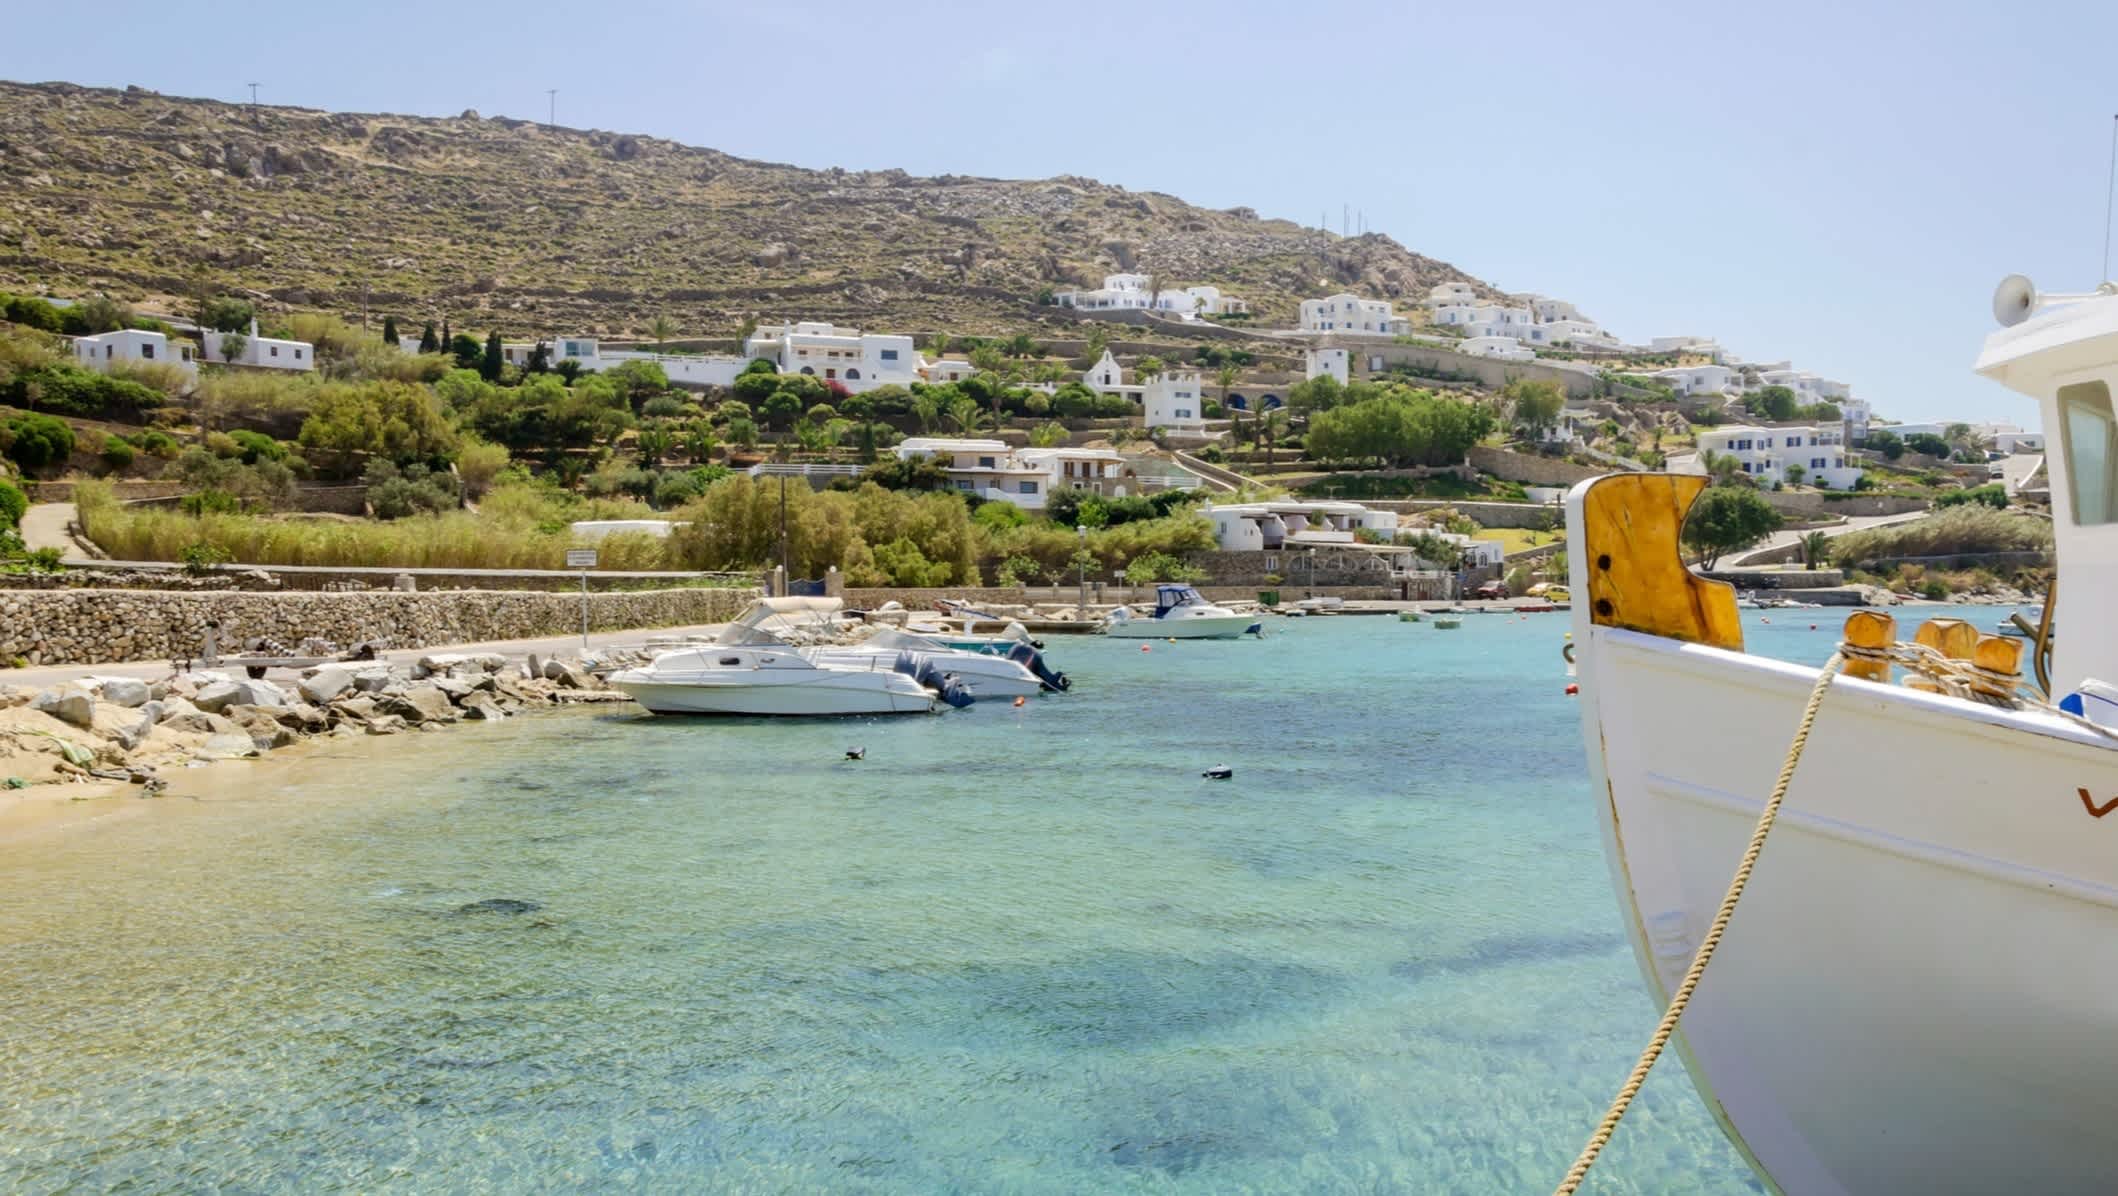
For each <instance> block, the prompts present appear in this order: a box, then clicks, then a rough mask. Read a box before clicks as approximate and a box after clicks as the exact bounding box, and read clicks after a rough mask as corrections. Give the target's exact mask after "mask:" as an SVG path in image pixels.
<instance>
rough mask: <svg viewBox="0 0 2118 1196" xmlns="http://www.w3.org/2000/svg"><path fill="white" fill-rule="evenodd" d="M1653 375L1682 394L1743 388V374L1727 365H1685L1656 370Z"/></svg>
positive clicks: (1732, 392) (1716, 392)
mask: <svg viewBox="0 0 2118 1196" xmlns="http://www.w3.org/2000/svg"><path fill="white" fill-rule="evenodd" d="M1652 377H1653V378H1654V379H1655V380H1656V381H1658V382H1663V383H1667V384H1668V386H1669V388H1670V389H1671V390H1674V391H1676V392H1677V393H1678V394H1680V395H1705V394H1715V395H1727V394H1734V393H1736V392H1737V391H1738V390H1741V389H1742V386H1743V380H1742V377H1741V375H1739V374H1737V373H1736V372H1735V371H1734V370H1732V369H1730V368H1728V367H1727V366H1725V365H1683V366H1675V367H1673V368H1670V369H1666V370H1656V371H1655V372H1654V374H1653V375H1652Z"/></svg>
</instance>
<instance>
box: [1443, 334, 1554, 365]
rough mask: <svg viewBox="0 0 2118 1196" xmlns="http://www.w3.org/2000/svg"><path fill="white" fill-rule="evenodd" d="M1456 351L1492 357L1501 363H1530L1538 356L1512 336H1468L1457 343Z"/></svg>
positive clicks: (1475, 355) (1474, 355)
mask: <svg viewBox="0 0 2118 1196" xmlns="http://www.w3.org/2000/svg"><path fill="white" fill-rule="evenodd" d="M1456 349H1457V351H1458V352H1460V353H1468V354H1470V355H1471V356H1473V357H1492V358H1496V359H1498V360H1500V361H1530V360H1532V359H1534V358H1535V357H1536V356H1537V354H1536V352H1535V351H1533V350H1532V349H1531V348H1530V347H1529V346H1528V345H1525V344H1523V343H1522V342H1521V341H1519V340H1516V339H1515V338H1514V337H1512V336H1467V337H1465V338H1463V339H1462V340H1461V341H1458V342H1457V343H1456Z"/></svg>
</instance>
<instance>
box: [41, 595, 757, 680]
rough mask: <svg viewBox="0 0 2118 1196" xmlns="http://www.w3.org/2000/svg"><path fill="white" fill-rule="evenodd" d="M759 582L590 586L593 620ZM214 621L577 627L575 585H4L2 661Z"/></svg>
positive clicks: (713, 607)
mask: <svg viewBox="0 0 2118 1196" xmlns="http://www.w3.org/2000/svg"><path fill="white" fill-rule="evenodd" d="M758 594H759V592H758V591H757V590H754V589H703V588H702V589H683V590H649V591H643V592H637V593H615V594H590V595H589V596H588V611H589V629H590V630H592V631H623V630H628V629H631V628H645V627H672V626H680V625H684V624H691V623H719V622H725V621H727V620H728V619H731V618H733V617H735V615H736V614H737V613H739V612H740V611H741V610H742V609H743V608H744V607H745V606H748V605H749V604H750V603H751V602H753V601H755V600H756V599H757V597H758ZM209 620H218V621H219V623H220V643H221V645H222V646H223V650H224V651H230V650H232V649H233V648H234V646H235V645H238V644H240V643H242V642H243V641H245V640H248V639H251V638H253V637H258V636H263V637H268V638H271V639H275V640H278V641H280V642H281V643H285V644H289V645H292V644H297V643H299V642H301V641H302V640H303V639H304V638H306V637H309V636H321V637H323V638H325V639H328V640H333V641H336V642H337V643H338V644H339V645H340V646H342V647H343V646H350V645H352V644H355V643H358V642H360V641H362V640H368V639H387V640H389V641H390V646H391V647H393V648H423V647H428V646H431V645H441V644H459V643H474V642H477V641H480V640H506V639H526V638H530V637H533V636H544V635H564V634H566V633H568V632H577V631H579V630H580V629H581V598H580V596H579V595H576V594H539V593H528V592H521V591H493V590H488V591H463V592H456V593H428V594H396V593H354V594H260V593H239V592H216V593H174V592H168V591H158V590H40V591H13V592H6V593H0V662H10V661H13V660H15V659H16V658H22V659H26V660H28V661H29V663H31V664H104V663H109V662H114V661H126V660H170V659H176V658H183V657H193V656H197V655H198V654H199V651H200V648H201V646H202V645H203V643H204V642H205V635H206V624H207V622H208V621H209Z"/></svg>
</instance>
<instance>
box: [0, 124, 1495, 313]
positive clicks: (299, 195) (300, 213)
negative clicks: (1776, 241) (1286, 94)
mask: <svg viewBox="0 0 2118 1196" xmlns="http://www.w3.org/2000/svg"><path fill="white" fill-rule="evenodd" d="M1119 268H1126V269H1136V270H1140V271H1143V272H1148V273H1152V274H1154V275H1155V276H1157V277H1158V279H1160V280H1161V281H1162V282H1164V283H1167V284H1172V285H1174V284H1191V283H1202V282H1203V283H1213V284H1216V285H1219V286H1221V287H1223V288H1224V289H1226V290H1229V291H1231V292H1233V293H1235V294H1238V295H1241V296H1243V297H1245V298H1247V299H1249V300H1251V302H1252V305H1253V310H1254V311H1255V312H1256V313H1257V319H1258V321H1259V322H1260V323H1282V324H1284V323H1291V322H1292V319H1293V315H1294V306H1295V304H1296V302H1298V301H1299V300H1300V299H1301V298H1303V297H1306V296H1312V295H1321V294H1326V293H1329V292H1331V291H1334V290H1339V289H1351V290H1355V291H1359V292H1362V293H1364V294H1369V295H1375V296H1382V297H1390V298H1400V299H1402V298H1408V297H1416V296H1420V295H1424V294H1425V292H1426V290H1427V288H1428V287H1430V286H1432V285H1433V284H1434V283H1437V282H1444V281H1471V282H1473V283H1474V284H1476V285H1477V286H1478V287H1479V288H1480V290H1481V291H1485V290H1488V288H1486V287H1485V286H1484V284H1482V283H1477V280H1475V279H1468V278H1467V276H1466V275H1464V274H1463V273H1462V272H1460V271H1458V270H1457V269H1456V268H1454V267H1453V266H1450V265H1448V264H1447V263H1444V262H1439V261H1435V260H1433V259H1431V258H1427V257H1422V256H1420V255H1419V254H1416V253H1412V252H1410V251H1408V250H1406V249H1405V248H1403V247H1402V246H1400V245H1398V244H1397V243H1396V242H1395V241H1392V240H1390V239H1389V238H1387V237H1383V236H1380V235H1377V234H1369V235H1366V236H1361V237H1355V238H1350V239H1342V238H1339V237H1336V236H1333V235H1332V234H1329V233H1326V232H1321V231H1318V230H1316V229H1310V228H1302V227H1300V226H1297V225H1295V224H1292V223H1289V222H1287V221H1280V220H1261V219H1259V218H1258V217H1257V216H1256V214H1255V213H1253V212H1251V211H1249V210H1248V209H1242V208H1237V209H1232V210H1227V211H1214V210H1208V209H1204V208H1198V207H1194V206H1192V205H1190V204H1187V203H1185V202H1183V201H1182V200H1179V199H1176V198H1173V197H1171V196H1167V195H1160V194H1154V193H1142V192H1134V191H1127V190H1125V189H1123V188H1120V187H1113V186H1108V185H1106V184H1103V183H1098V182H1095V181H1093V180H1090V179H1083V178H1074V177H1061V178H1052V179H1043V180H1032V181H1015V180H999V179H980V178H965V177H958V176H942V177H938V178H915V177H913V176H911V175H908V174H905V173H904V172H902V171H895V170H889V171H871V172H848V171H844V170H838V169H831V170H805V169H801V168H798V167H793V166H784V165H777V164H773V163H767V162H753V161H747V160H744V159H741V158H735V157H731V156H729V155H727V154H724V153H720V152H718V151H715V150H710V149H699V148H695V147H691V146H685V145H679V144H676V143H674V142H670V141H664V140H660V139H657V138H653V137H644V136H635V135H629V134H620V133H605V132H595V131H583V130H578V129H567V128H557V129H551V128H546V127H544V126H542V125H539V124H536V123H534V122H526V121H520V120H509V119H500V118H482V117H480V116H478V115H477V114H476V113H473V112H466V113H464V114H463V115H461V116H459V117H453V118H446V119H429V118H424V117H409V116H379V115H367V114H358V113H330V112H318V111H312V110H307V109H300V108H278V107H262V108H259V109H257V110H255V111H254V112H253V110H251V109H250V108H248V107H247V106H244V105H239V104H225V103H220V102H216V101H210V100H190V99H174V98H170V97H166V96H161V95H157V94H155V93H152V92H147V91H142V90H139V89H135V88H128V89H126V90H124V91H112V90H101V89H91V88H82V87H75V86H72V85H69V84H40V85H25V84H13V83H0V289H9V290H17V291H28V292H36V291H48V292H50V293H54V294H60V295H75V294H80V293H83V292H87V291H91V290H97V291H107V292H109V293H111V294H112V295H113V296H115V297H119V298H127V299H136V300H138V299H157V298H174V297H178V296H183V295H186V294H189V293H191V292H192V291H194V290H197V289H201V288H207V287H210V288H212V289H214V290H217V291H234V292H237V293H242V292H249V293H254V294H256V295H257V296H259V297H263V298H269V299H271V300H273V301H275V302H277V303H280V304H285V305H287V306H291V307H297V308H300V307H317V308H329V309H335V310H338V311H343V312H350V311H354V310H357V308H358V305H359V302H360V295H361V288H362V286H363V285H365V286H366V287H367V288H368V290H369V299H370V303H371V304H372V306H373V307H374V308H375V310H377V311H378V312H389V313H391V314H395V315H398V316H400V317H410V318H415V319H417V318H422V317H426V316H440V315H451V316H454V317H455V318H456V319H457V321H458V323H459V324H466V325H470V324H474V325H476V326H478V327H487V326H490V325H500V326H502V327H504V328H510V329H513V331H514V333H516V334H522V335H527V334H530V333H533V332H545V333H548V332H553V331H559V330H583V329H585V330H589V331H596V332H604V333H613V332H640V331H643V330H644V329H645V328H646V326H647V323H648V321H649V320H650V319H651V318H652V317H653V316H654V315H656V314H667V315H669V316H670V317H671V318H672V319H674V320H675V321H677V323H678V324H679V326H680V327H682V328H683V329H684V330H685V331H686V332H687V333H690V334H692V335H706V336H728V335H732V334H733V332H734V331H735V329H736V327H737V325H738V324H739V323H740V322H741V321H742V320H743V319H744V318H746V317H750V316H755V315H762V316H765V317H767V318H775V317H788V316H800V317H811V318H823V319H840V320H845V321H850V322H858V323H862V324H867V325H874V326H878V327H889V328H893V329H901V330H908V331H928V330H935V329H943V328H946V329H948V330H950V331H957V332H977V333H991V332H1002V331H1009V330H1013V329H1017V328H1020V327H1022V326H1024V325H1025V324H1026V323H1027V322H1029V321H1030V320H1032V319H1034V318H1036V317H1038V316H1048V315H1053V314H1055V313H1053V312H1052V311H1051V309H1040V308H1038V307H1037V306H1035V305H1034V303H1033V302H1032V299H1033V297H1034V296H1035V295H1036V293H1037V292H1038V291H1039V290H1040V289H1041V288H1044V287H1059V288H1064V287H1066V286H1069V285H1073V284H1075V283H1089V284H1091V285H1093V284H1094V283H1095V282H1096V281H1097V280H1098V279H1099V278H1100V276H1101V275H1102V274H1103V273H1105V272H1107V271H1110V270H1114V269H1119ZM479 313H488V314H486V315H481V314H479ZM518 324H519V329H516V328H514V326H515V325H518Z"/></svg>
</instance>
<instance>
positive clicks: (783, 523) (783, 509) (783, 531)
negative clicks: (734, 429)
mask: <svg viewBox="0 0 2118 1196" xmlns="http://www.w3.org/2000/svg"><path fill="white" fill-rule="evenodd" d="M780 576H781V577H784V578H788V579H789V580H790V582H791V581H792V579H793V577H794V575H793V574H791V573H789V572H787V475H786V474H784V473H783V474H781V475H780Z"/></svg>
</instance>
